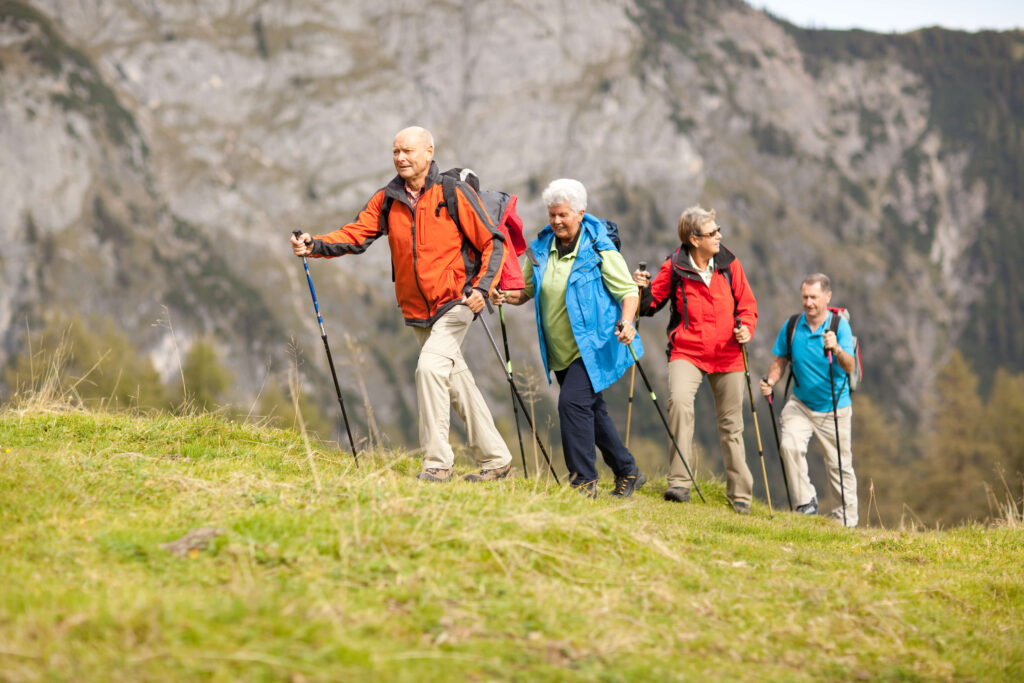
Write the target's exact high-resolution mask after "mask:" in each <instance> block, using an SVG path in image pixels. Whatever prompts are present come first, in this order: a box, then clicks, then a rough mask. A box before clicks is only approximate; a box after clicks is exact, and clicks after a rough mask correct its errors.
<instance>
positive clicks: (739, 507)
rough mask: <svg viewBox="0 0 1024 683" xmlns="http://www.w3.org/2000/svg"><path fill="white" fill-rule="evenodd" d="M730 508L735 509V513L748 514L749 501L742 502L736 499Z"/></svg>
mask: <svg viewBox="0 0 1024 683" xmlns="http://www.w3.org/2000/svg"><path fill="white" fill-rule="evenodd" d="M732 509H733V510H735V511H736V514H737V515H749V514H750V503H744V502H743V501H742V500H737V501H735V502H734V503H733V504H732Z"/></svg>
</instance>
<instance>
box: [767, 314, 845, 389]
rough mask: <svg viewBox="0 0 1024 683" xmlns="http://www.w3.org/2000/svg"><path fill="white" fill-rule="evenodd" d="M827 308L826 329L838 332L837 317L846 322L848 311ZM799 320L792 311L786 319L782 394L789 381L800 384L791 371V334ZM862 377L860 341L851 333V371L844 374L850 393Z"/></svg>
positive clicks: (788, 386) (798, 316) (797, 315)
mask: <svg viewBox="0 0 1024 683" xmlns="http://www.w3.org/2000/svg"><path fill="white" fill-rule="evenodd" d="M828 310H829V312H830V313H832V318H831V320H829V323H828V329H829V332H833V333H838V332H839V319H840V318H842V319H843V320H845V321H846V322H847V323H849V322H850V311H849V310H847V309H845V308H835V307H833V306H829V307H828ZM798 320H800V314H799V313H794V314H793V315H791V316H789V320H787V321H786V360H787V361H789V362H788V364H787V365H786V371H787V373H788V375H789V376H788V377H786V391H785V392H783V396H789V390H790V382H795V383H796V384H798V385H799V384H800V380H799V379H797V377H796V373H795V372H793V334H794V333H795V332H796V323H797V321H798ZM850 332H851V333H852V332H853V327H852V326H851V327H850ZM862 379H864V368H863V367H862V366H861V363H860V341H859V340H858V339H857V335H853V372H851V373H849V374H848V375H847V376H846V381H848V382H849V383H850V393H853V392H855V391H857V388H858V387H859V386H860V382H861V380H862ZM842 393H843V387H839V394H840V395H842Z"/></svg>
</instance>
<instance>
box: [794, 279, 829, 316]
mask: <svg viewBox="0 0 1024 683" xmlns="http://www.w3.org/2000/svg"><path fill="white" fill-rule="evenodd" d="M831 300H832V292H824V291H822V289H821V283H820V282H812V283H810V284H806V283H805V284H803V285H801V286H800V301H801V303H802V304H803V307H804V313H806V314H807V317H808V318H819V317H821V316H822V315H824V313H825V309H826V308H828V302H829V301H831Z"/></svg>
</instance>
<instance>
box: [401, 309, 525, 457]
mask: <svg viewBox="0 0 1024 683" xmlns="http://www.w3.org/2000/svg"><path fill="white" fill-rule="evenodd" d="M472 322H473V312H472V311H471V310H469V307H468V306H462V305H460V306H455V307H454V308H452V309H451V310H449V311H448V312H447V313H445V314H444V315H443V316H441V317H440V318H439V319H438V321H437V322H436V323H434V325H433V327H429V328H422V327H414V328H412V329H413V331H414V332H415V333H416V339H417V341H419V343H420V357H419V361H418V362H417V364H416V400H417V402H418V404H419V413H420V416H419V418H420V425H419V436H420V448H422V449H423V467H424V469H426V468H428V467H438V468H441V469H449V468H451V466H452V465H453V464H454V462H455V453H454V452H453V451H452V447H451V444H449V443H448V430H449V426H450V416H451V408H452V407H454V408H455V411H456V412H457V413H458V414H459V417H461V418H462V420H463V421H464V422H465V423H466V433H467V436H468V440H469V449H470V453H471V454H472V456H473V459H474V460H476V462H477V464H478V465H480V468H481V469H485V470H490V469H494V468H496V467H504V466H505V465H507V464H508V463H509V462H511V461H512V454H511V453H509V450H508V446H506V445H505V440H504V439H502V438H501V434H499V433H498V430H497V428H496V427H495V426H494V418H492V417H491V411H490V410H489V409H488V408H487V404H486V403H484V397H483V396H482V395H481V394H480V390H479V389H477V386H476V381H475V380H474V379H473V373H471V372H470V370H469V367H468V366H467V365H466V361H465V359H464V358H463V357H462V348H461V347H462V340H463V339H465V337H466V332H468V331H469V326H470V324H471V323H472Z"/></svg>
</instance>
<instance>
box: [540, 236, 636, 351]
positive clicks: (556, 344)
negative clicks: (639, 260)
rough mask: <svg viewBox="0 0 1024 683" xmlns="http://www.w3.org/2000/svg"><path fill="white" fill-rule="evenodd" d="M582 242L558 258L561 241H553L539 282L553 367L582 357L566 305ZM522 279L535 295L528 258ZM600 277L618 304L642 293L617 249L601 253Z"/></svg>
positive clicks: (545, 329)
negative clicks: (566, 293)
mask: <svg viewBox="0 0 1024 683" xmlns="http://www.w3.org/2000/svg"><path fill="white" fill-rule="evenodd" d="M581 241H582V240H576V247H575V248H574V249H573V250H572V252H570V253H569V254H566V255H565V256H563V257H562V258H559V257H558V246H557V242H558V240H557V239H556V240H552V242H551V255H550V256H549V258H548V267H547V269H546V270H545V271H544V280H542V281H541V283H540V293H541V297H540V301H541V304H540V320H541V324H542V325H543V326H544V339H545V341H546V342H547V347H548V367H550V368H551V369H552V370H564V369H565V368H567V367H569V364H570V363H572V362H573V361H574V360H576V359H577V358H579V357H580V349H579V347H578V346H577V345H576V337H574V336H573V333H572V323H570V322H569V312H568V311H567V310H566V308H565V289H566V287H567V286H568V284H569V274H570V273H571V272H572V267H573V264H574V263H575V261H576V254H577V252H579V249H580V242H581ZM523 278H524V279H525V280H526V289H525V291H526V295H527V296H529V297H533V264H532V263H530V261H529V259H527V261H526V267H525V268H523ZM601 279H602V280H603V281H604V286H605V287H607V288H608V291H609V292H611V295H612V296H613V297H615V300H616V301H618V302H619V303H621V302H622V300H623V299H625V298H626V297H627V296H639V291H638V290H637V287H636V283H635V282H633V278H632V276H631V275H630V274H629V266H627V265H626V259H624V258H622V254H620V253H619V252H617V251H616V250H614V249H609V250H608V251H602V252H601ZM608 333H609V334H613V331H612V330H609V331H608Z"/></svg>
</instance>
